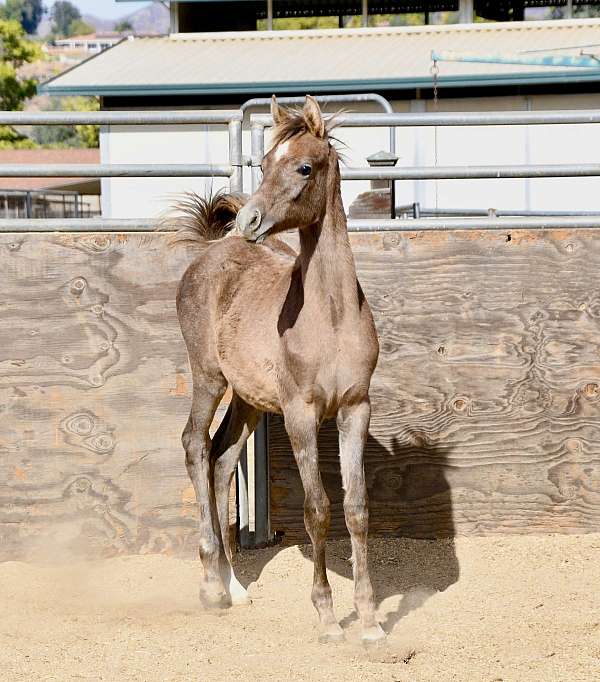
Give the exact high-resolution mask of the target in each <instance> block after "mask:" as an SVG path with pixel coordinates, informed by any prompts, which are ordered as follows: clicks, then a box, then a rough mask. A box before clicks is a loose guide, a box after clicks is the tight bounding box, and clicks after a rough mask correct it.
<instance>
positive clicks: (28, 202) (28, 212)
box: [25, 192, 33, 218]
mask: <svg viewBox="0 0 600 682" xmlns="http://www.w3.org/2000/svg"><path fill="white" fill-rule="evenodd" d="M25 217H26V218H33V201H32V199H31V192H26V194H25Z"/></svg>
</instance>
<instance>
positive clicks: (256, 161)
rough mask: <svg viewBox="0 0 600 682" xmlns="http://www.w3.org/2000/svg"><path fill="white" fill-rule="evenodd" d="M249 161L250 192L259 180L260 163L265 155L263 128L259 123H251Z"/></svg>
mask: <svg viewBox="0 0 600 682" xmlns="http://www.w3.org/2000/svg"><path fill="white" fill-rule="evenodd" d="M250 145H251V149H250V163H251V164H252V186H251V189H252V192H256V190H257V189H258V186H259V185H260V181H261V175H262V173H261V170H260V167H261V164H262V160H263V156H264V155H265V129H264V127H263V126H262V125H261V124H260V123H252V127H251V129H250Z"/></svg>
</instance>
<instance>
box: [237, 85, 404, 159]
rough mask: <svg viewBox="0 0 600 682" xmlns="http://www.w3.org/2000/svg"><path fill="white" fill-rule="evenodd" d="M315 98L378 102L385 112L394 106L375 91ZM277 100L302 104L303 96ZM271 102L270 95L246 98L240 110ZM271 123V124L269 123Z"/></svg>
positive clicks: (392, 146)
mask: <svg viewBox="0 0 600 682" xmlns="http://www.w3.org/2000/svg"><path fill="white" fill-rule="evenodd" d="M315 99H316V100H317V102H319V103H320V104H339V103H342V102H375V103H376V104H378V105H379V106H380V107H381V108H382V109H383V110H384V111H385V112H386V113H387V114H393V113H394V108H393V107H392V105H391V103H390V102H389V101H388V100H387V99H386V98H385V97H383V96H382V95H379V94H378V93H376V92H359V93H356V94H348V95H316V97H315ZM277 101H278V102H279V103H280V104H284V105H286V106H288V105H290V104H303V103H304V97H278V98H277ZM270 104H271V98H270V97H253V98H252V99H249V100H246V101H245V102H244V103H243V104H242V106H241V110H242V111H243V112H245V111H246V110H247V109H249V108H250V107H263V106H269V105H270ZM269 125H271V124H269ZM389 145H390V153H392V154H395V153H396V132H395V130H394V128H393V127H390V142H389Z"/></svg>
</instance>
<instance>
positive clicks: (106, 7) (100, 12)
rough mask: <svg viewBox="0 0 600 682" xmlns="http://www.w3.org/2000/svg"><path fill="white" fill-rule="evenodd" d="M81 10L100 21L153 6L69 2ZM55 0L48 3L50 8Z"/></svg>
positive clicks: (103, 1)
mask: <svg viewBox="0 0 600 682" xmlns="http://www.w3.org/2000/svg"><path fill="white" fill-rule="evenodd" d="M69 1H70V2H71V3H73V5H76V6H77V7H78V8H79V11H80V12H81V14H93V15H94V16H96V17H98V18H99V19H120V18H121V17H123V16H125V15H126V14H131V13H132V12H135V11H136V10H138V9H142V7H147V6H148V5H151V4H152V3H151V2H115V0H69ZM53 4H54V0H51V1H50V2H46V3H45V5H46V7H48V8H50V7H52V5H53Z"/></svg>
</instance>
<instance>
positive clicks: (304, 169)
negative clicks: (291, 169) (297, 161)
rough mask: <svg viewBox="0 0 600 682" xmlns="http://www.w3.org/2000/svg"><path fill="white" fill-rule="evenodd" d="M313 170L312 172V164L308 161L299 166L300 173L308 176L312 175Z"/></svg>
mask: <svg viewBox="0 0 600 682" xmlns="http://www.w3.org/2000/svg"><path fill="white" fill-rule="evenodd" d="M311 172H312V166H311V165H310V164H308V163H303V164H302V165H301V166H300V168H298V173H300V175H304V176H307V175H310V174H311Z"/></svg>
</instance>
